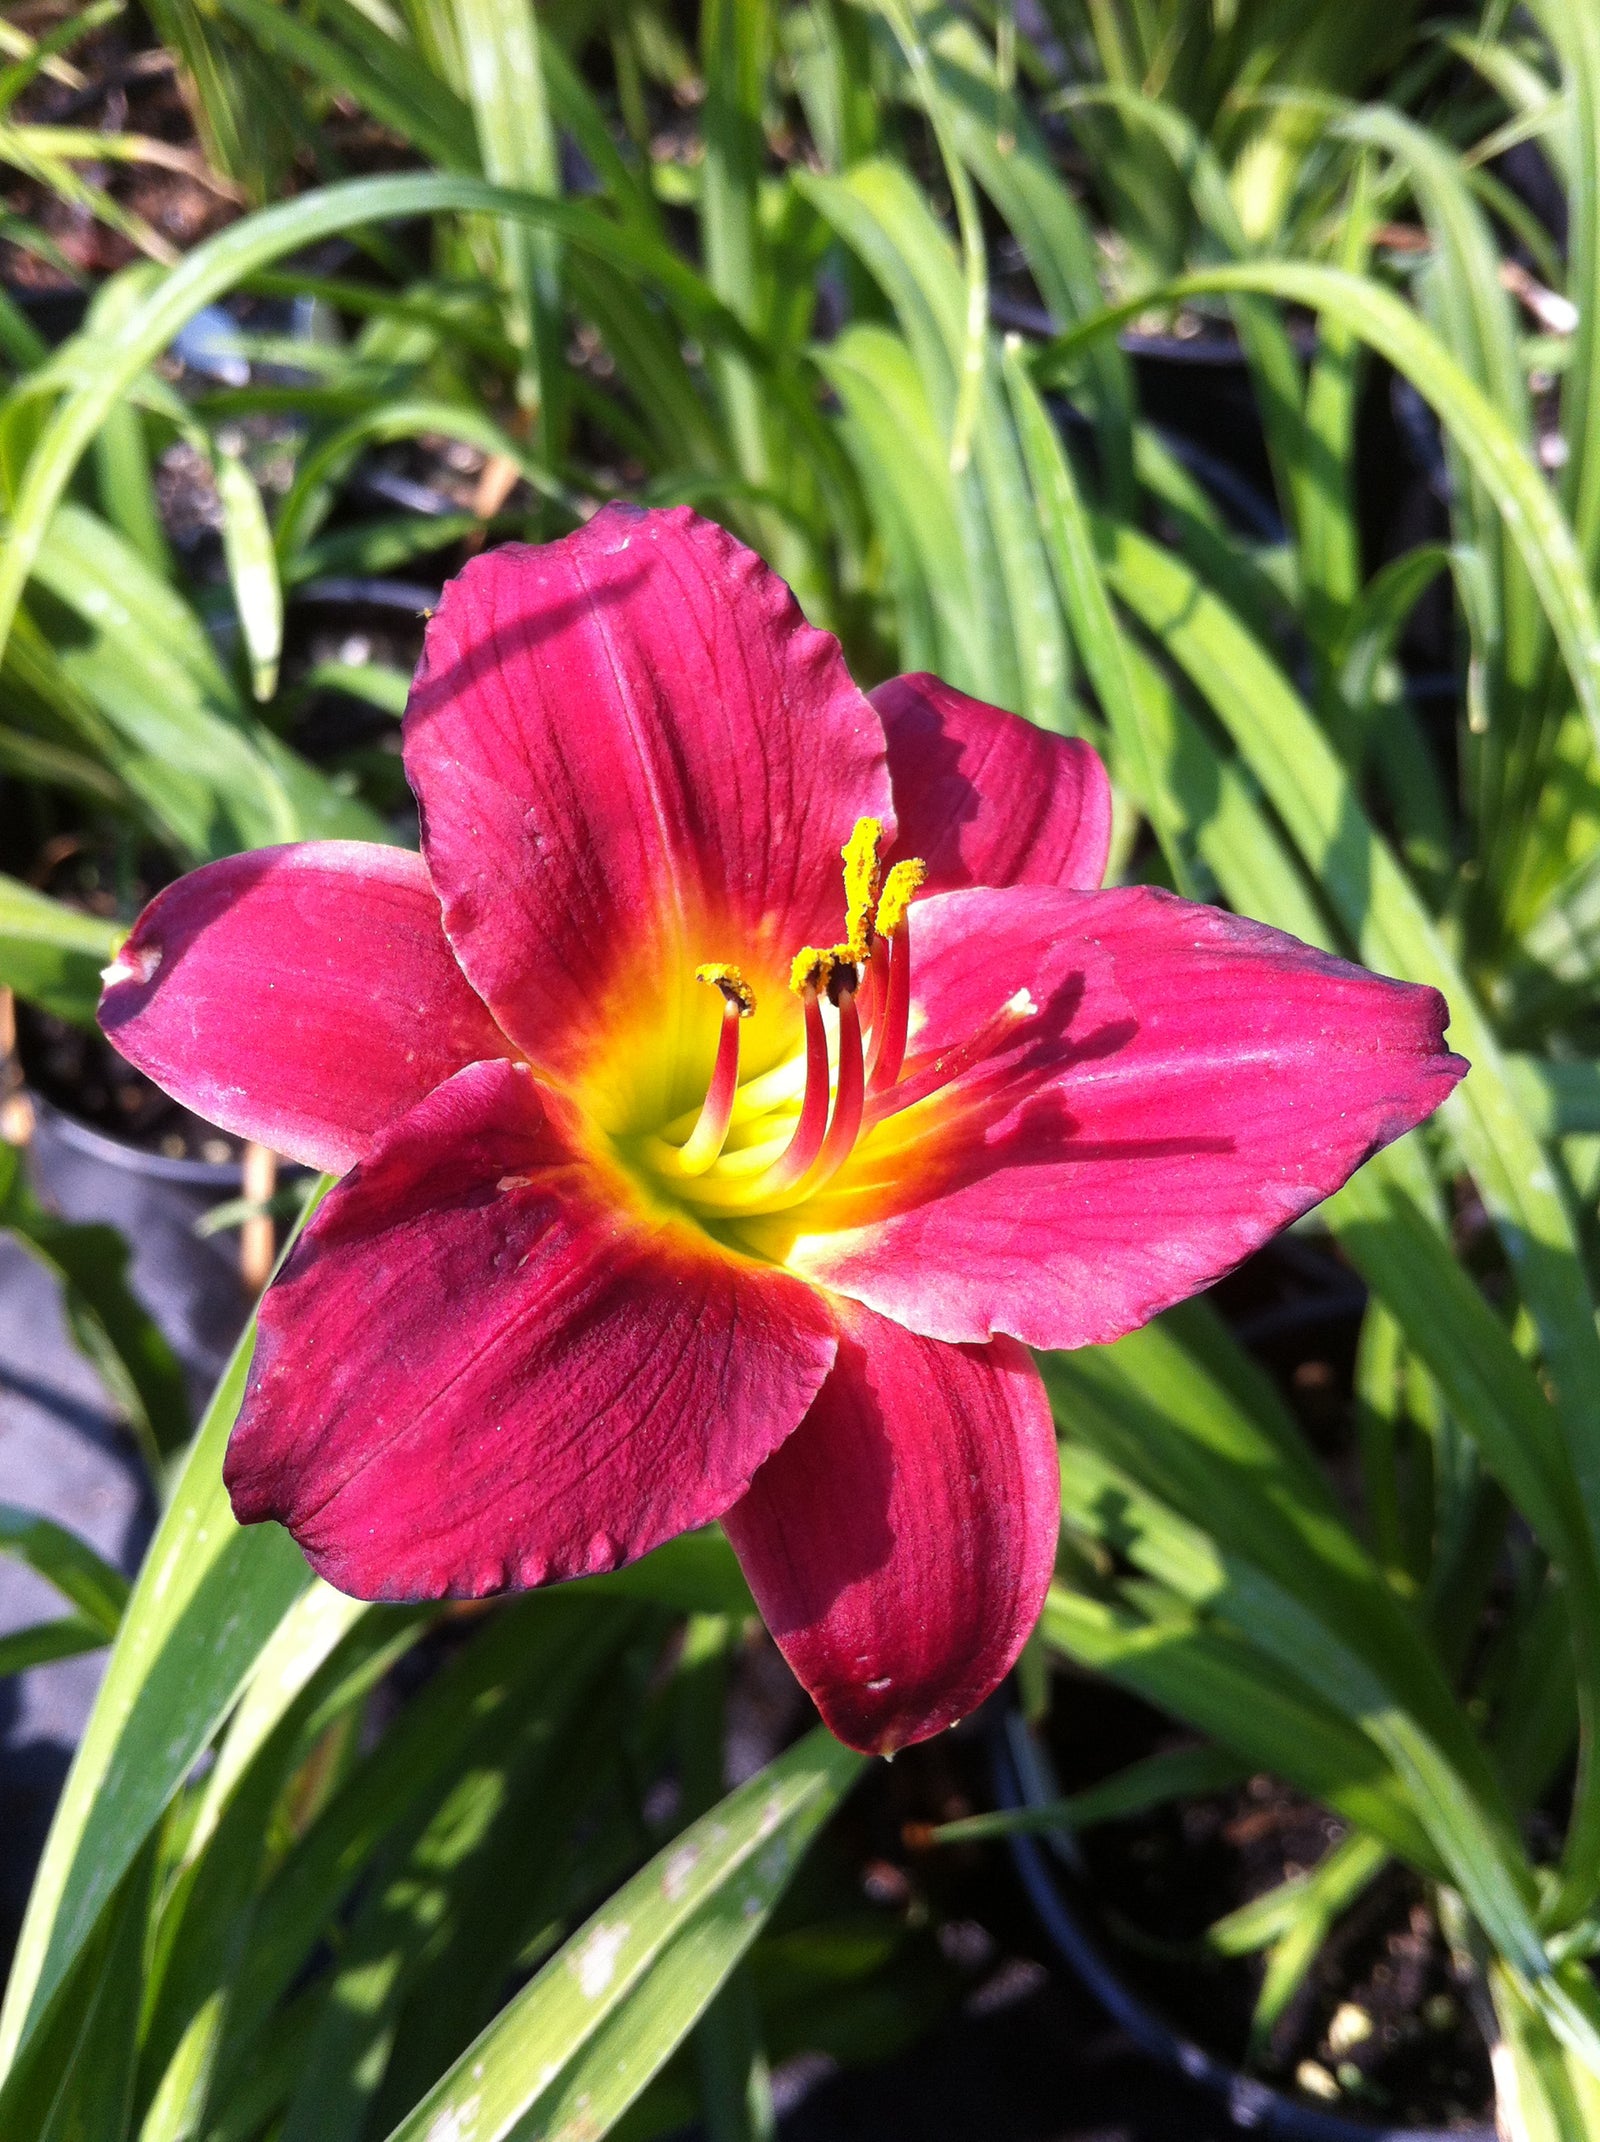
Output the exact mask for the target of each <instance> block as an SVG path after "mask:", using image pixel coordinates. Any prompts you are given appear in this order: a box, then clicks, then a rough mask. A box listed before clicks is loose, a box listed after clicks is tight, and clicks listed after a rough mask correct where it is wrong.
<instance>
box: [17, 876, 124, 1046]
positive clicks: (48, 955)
mask: <svg viewBox="0 0 1600 2142" xmlns="http://www.w3.org/2000/svg"><path fill="white" fill-rule="evenodd" d="M123 934H124V933H123V930H122V928H121V926H120V925H119V924H117V923H115V922H107V921H105V920H103V918H102V917H100V916H99V915H85V914H83V913H82V912H81V911H80V910H79V909H77V908H75V907H63V906H62V904H61V902H60V901H59V900H52V899H50V898H48V897H47V895H46V894H44V893H41V892H35V891H34V889H33V887H32V886H31V885H22V884H19V883H18V881H17V880H16V879H15V878H8V877H5V876H0V988H4V989H14V990H15V991H16V993H17V995H18V996H19V997H26V998H27V999H28V1001H29V1003H31V1004H39V1005H42V1006H43V1007H44V1009H45V1010H46V1011H49V1012H54V1013H55V1015H56V1017H57V1018H58V1019H70V1020H72V1022H73V1023H74V1025H77V1026H90V1025H92V1024H93V1022H94V1013H95V1006H96V1005H97V1004H98V1003H99V1001H100V970H101V968H102V967H105V966H108V965H109V964H110V962H111V961H112V959H113V958H114V957H115V956H116V950H117V946H118V945H119V944H120V943H121V941H122V938H123Z"/></svg>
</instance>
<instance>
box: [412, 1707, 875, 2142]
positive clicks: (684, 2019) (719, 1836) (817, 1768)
mask: <svg viewBox="0 0 1600 2142" xmlns="http://www.w3.org/2000/svg"><path fill="white" fill-rule="evenodd" d="M860 1769H861V1758H860V1756H858V1755H854V1754H852V1753H851V1751H850V1750H849V1749H847V1748H842V1747H840V1745H839V1743H838V1742H837V1741H836V1740H834V1739H833V1738H832V1737H831V1736H830V1735H829V1734H828V1733H827V1732H825V1731H824V1730H823V1729H822V1728H821V1727H818V1728H817V1730H816V1731H815V1732H813V1733H811V1734H810V1735H809V1736H808V1737H807V1738H806V1739H805V1740H803V1741H801V1742H800V1743H799V1744H798V1745H797V1746H796V1747H793V1748H791V1749H790V1750H789V1752H788V1753H787V1754H786V1755H781V1756H779V1758H778V1759H777V1761H776V1762H775V1763H770V1764H769V1765H768V1766H767V1768H766V1769H765V1770H763V1771H761V1772H760V1774H759V1775H758V1776H756V1777H753V1778H752V1779H751V1780H750V1782H749V1783H748V1784H747V1785H742V1786H741V1787H740V1788H739V1790H738V1791H737V1792H734V1793H731V1794H730V1795H729V1796H728V1798H727V1799H725V1800H724V1801H722V1802H721V1803H720V1805H718V1806H717V1807H715V1808H713V1809H712V1810H711V1812H710V1814H708V1815H705V1816H703V1817H702V1818H701V1820H700V1821H699V1822H696V1823H695V1824H693V1825H692V1827H691V1828H689V1829H687V1830H685V1831H684V1832H683V1834H682V1835H681V1836H680V1837H678V1838H676V1839H674V1841H673V1842H672V1843H671V1844H670V1845H668V1846H666V1847H665V1848H664V1849H663V1850H662V1851H660V1852H658V1853H657V1855H656V1857H655V1858H654V1859H653V1860H651V1862H650V1864H649V1865H648V1866H647V1867H645V1868H643V1869H642V1870H641V1871H640V1872H639V1873H638V1874H636V1875H635V1876H634V1878H633V1880H632V1881H631V1882H628V1883H626V1884H625V1885H624V1886H623V1887H622V1888H621V1889H619V1890H618V1891H617V1893H616V1895H615V1896H614V1897H612V1898H611V1899H610V1901H609V1902H608V1903H607V1904H606V1905H605V1906H603V1908H602V1909H601V1910H600V1911H599V1912H598V1913H596V1915H595V1916H594V1918H592V1919H591V1920H590V1921H589V1923H588V1924H587V1925H586V1926H585V1927H583V1928H582V1929H581V1930H580V1931H579V1932H578V1933H576V1934H574V1935H573V1937H572V1939H571V1940H570V1941H568V1942H567V1943H566V1945H565V1947H563V1948H562V1949H561V1950H559V1951H558V1952H557V1954H556V1955H555V1956H553V1957H552V1958H551V1960H550V1962H549V1963H548V1964H546V1965H545V1967H544V1969H543V1970H542V1971H541V1972H540V1973H539V1975H538V1977H537V1978H536V1979H535V1980H534V1981H533V1983H532V1984H531V1985H530V1986H528V1987H527V1988H526V1989H525V1991H523V1992H522V1993H521V1994H519V1995H518V1996H517V1998H516V1999H515V2000H514V2001H513V2002H512V2003H511V2005H510V2006H509V2007H508V2008H507V2009H506V2010H505V2011H504V2012H503V2014H501V2015H500V2016H498V2017H497V2018H496V2019H495V2021H494V2022H493V2023H491V2024H490V2026H489V2028H488V2029H487V2030H486V2031H485V2032H484V2033H483V2035H482V2036H481V2037H480V2038H479V2039H478V2040H477V2042H476V2043H475V2044H473V2045H472V2046H470V2047H469V2048H468V2050H467V2051H466V2052H465V2053H463V2054H462V2056H461V2058H460V2059H459V2060H458V2061H457V2062H456V2064H455V2066H454V2067H453V2068H452V2069H451V2071H450V2073H449V2074H448V2075H447V2076H445V2077H444V2079H443V2080H442V2081H441V2082H440V2083H439V2084H438V2086H437V2087H436V2088H435V2089H433V2090H430V2091H429V2093H428V2095H427V2096H426V2097H425V2098H424V2099H423V2100H422V2102H421V2103H420V2104H419V2105H418V2106H417V2107H416V2108H415V2110H414V2111H413V2112H412V2113H411V2114H410V2116H409V2117H408V2118H406V2119H404V2120H402V2121H401V2122H400V2124H399V2126H398V2127H396V2128H395V2130H394V2132H393V2134H392V2136H391V2137H390V2142H427V2138H428V2137H442V2136H444V2135H447V2134H456V2135H464V2134H466V2133H468V2132H470V2133H471V2134H472V2136H473V2138H474V2142H513V2138H516V2142H532V2138H533V2137H534V2136H535V2135H553V2134H557V2133H561V2132H563V2131H566V2132H576V2131H579V2125H580V2123H581V2126H582V2127H583V2128H586V2129H587V2131H588V2132H590V2133H593V2134H596V2135H603V2134H604V2133H605V2132H606V2130H607V2129H608V2128H609V2127H610V2126H611V2125H612V2124H613V2122H614V2121H616V2120H617V2119H618V2118H619V2117H620V2116H621V2114H622V2113H623V2112H624V2111H626V2109H627V2107H628V2106H629V2105H630V2104H631V2103H632V2102H633V2100H634V2098H635V2097H636V2096H637V2095H638V2094H639V2092H640V2091H641V2090H642V2089H643V2088H644V2086H645V2084H646V2083H648V2082H649V2080H650V2078H651V2077H652V2076H653V2075H654V2074H655V2073H656V2072H657V2071H658V2069H659V2068H660V2067H661V2066H662V2064H663V2062H664V2061H665V2060H666V2059H667V2058H668V2057H669V2055H670V2054H671V2053H672V2052H673V2051H674V2049H675V2048H676V2047H677V2046H678V2045H679V2044H680V2043H681V2042H682V2040H683V2039H684V2038H685V2037H686V2036H687V2034H688V2032H689V2031H690V2029H691V2028H692V2027H693V2025H694V2024H695V2023H696V2022H697V2021H698V2020H699V2018H700V2016H701V2015H702V2013H703V2012H704V2010H705V2008H706V2005H707V2003H708V2002H709V2001H710V2000H711V1998H712V1996H713V1994H715V1992H716V1991H717V1989H718V1987H719V1986H720V1985H721V1984H722V1983H723V1981H724V1979H725V1978H726V1977H727V1976H728V1973H729V1972H730V1971H731V1970H732V1969H733V1966H734V1965H735V1964H736V1963H737V1961H738V1960H739V1958H740V1957H741V1956H742V1955H743V1954H744V1952H745V1950H746V1949H747V1948H748V1947H749V1946H750V1943H751V1942H752V1941H753V1940H754V1939H755V1937H756V1935H757V1934H758V1933H759V1932H760V1930H761V1928H762V1926H763V1925H764V1923H765V1921H766V1918H767V1915H768V1913H769V1912H770V1911H771V1909H772V1907H773V1905H774V1904H775V1903H776V1902H777V1900H778V1898H779V1896H780V1895H781V1894H782V1892H783V1890H784V1888H785V1886H786V1885H787V1883H788V1880H789V1877H790V1875H791V1874H792V1873H793V1872H794V1870H795V1868H796V1866H797V1865H798V1864H799V1861H800V1858H801V1856H802V1854H803V1853H804V1851H805V1848H806V1846H807V1844H808V1843H809V1842H810V1840H811V1838H812V1837H813V1836H814V1835H815V1833H816V1831H817V1830H818V1829H819V1828H820V1827H821V1825H822V1824H823V1822H825V1821H826V1820H827V1818H828V1816H829V1815H830V1814H832V1812H833V1810H834V1808H835V1807H836V1806H837V1805H838V1804H839V1802H840V1800H841V1799H842V1798H843V1797H844V1795H845V1793H846V1792H847V1791H848V1789H849V1787H850V1785H851V1784H852V1783H853V1781H854V1779H855V1778H856V1776H857V1774H858V1773H859V1771H860ZM569 2122H570V2123H573V2124H572V2126H570V2127H569V2124H568V2123H569Z"/></svg>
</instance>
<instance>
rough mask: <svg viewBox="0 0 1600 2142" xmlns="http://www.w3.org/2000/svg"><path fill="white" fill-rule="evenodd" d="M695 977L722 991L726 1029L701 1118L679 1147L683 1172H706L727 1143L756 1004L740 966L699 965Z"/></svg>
mask: <svg viewBox="0 0 1600 2142" xmlns="http://www.w3.org/2000/svg"><path fill="white" fill-rule="evenodd" d="M695 980H696V981H699V982H708V983H710V985H711V986H712V988H713V989H718V990H720V991H721V992H722V1031H721V1032H720V1034H719V1035H718V1036H717V1060H716V1063H715V1065H714V1066H713V1067H712V1072H711V1083H710V1085H709V1086H707V1088H706V1097H705V1100H704V1101H703V1102H702V1103H701V1107H700V1117H699V1120H698V1122H697V1123H696V1124H695V1127H694V1129H693V1130H692V1131H691V1132H690V1133H689V1135H688V1137H687V1138H686V1139H685V1140H684V1142H683V1144H682V1145H681V1146H679V1147H678V1148H677V1155H676V1161H675V1163H674V1172H675V1173H677V1174H680V1175H704V1173H705V1172H706V1170H707V1168H709V1167H712V1166H714V1165H715V1163H716V1161H717V1159H718V1158H719V1157H720V1155H721V1152H722V1148H723V1146H724V1145H725V1144H726V1143H727V1140H728V1126H729V1124H730V1123H731V1122H732V1120H733V1101H734V1095H735V1094H736V1093H737V1092H738V1091H739V1029H740V1027H741V1026H742V1025H743V1023H744V1021H745V1020H746V1019H748V1018H749V1016H750V1014H751V1013H752V1012H753V1011H754V1010H755V1008H756V999H755V991H754V990H753V989H752V988H751V987H750V984H749V983H748V982H747V981H746V980H745V978H744V976H743V975H742V974H741V973H740V972H739V970H738V968H737V967H728V966H723V965H721V964H720V963H718V964H714V965H710V966H705V967H697V968H696V969H695Z"/></svg>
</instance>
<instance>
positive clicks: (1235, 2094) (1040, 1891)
mask: <svg viewBox="0 0 1600 2142" xmlns="http://www.w3.org/2000/svg"><path fill="white" fill-rule="evenodd" d="M989 1772H990V1778H991V1782H992V1784H993V1788H994V1797H995V1800H996V1803H997V1804H998V1805H999V1806H1000V1807H1001V1808H1002V1809H1005V1810H1007V1811H1009V1810H1011V1809H1015V1808H1022V1807H1029V1808H1039V1807H1044V1806H1047V1805H1048V1804H1049V1802H1050V1801H1051V1800H1052V1799H1057V1798H1059V1797H1060V1795H1059V1794H1058V1793H1057V1792H1056V1791H1054V1790H1053V1783H1054V1781H1053V1780H1052V1779H1051V1778H1050V1777H1049V1776H1048V1774H1047V1771H1046V1767H1045V1759H1044V1755H1043V1751H1042V1750H1041V1749H1040V1748H1039V1746H1038V1744H1037V1743H1036V1742H1035V1740H1034V1739H1033V1737H1032V1735H1031V1734H1030V1733H1029V1731H1028V1726H1027V1721H1026V1719H1025V1718H1024V1717H1023V1715H1022V1710H1021V1706H1020V1704H1019V1703H1018V1701H1017V1699H1016V1694H1015V1690H1014V1688H1012V1689H1009V1690H1008V1700H1007V1701H1006V1703H1005V1704H1004V1706H1003V1708H1000V1709H998V1710H997V1712H996V1714H995V1716H994V1718H993V1720H992V1722H991V1724H990V1728H989ZM1046 1843H1048V1844H1049V1845H1051V1846H1052V1847H1053V1848H1054V1852H1055V1854H1056V1856H1058V1857H1059V1858H1060V1859H1061V1860H1062V1861H1063V1862H1064V1863H1065V1864H1066V1865H1067V1866H1068V1867H1076V1866H1078V1865H1079V1864H1080V1855H1079V1852H1078V1845H1077V1840H1076V1838H1075V1837H1074V1836H1073V1835H1072V1832H1071V1831H1070V1830H1067V1829H1053V1830H1046V1831H1044V1832H1043V1833H1042V1834H1041V1835H1038V1836H1029V1835H1018V1836H1012V1837H1008V1838H1007V1839H1006V1844H1007V1847H1008V1848H1009V1850H1010V1853H1011V1860H1012V1864H1013V1865H1014V1866H1015V1868H1016V1870H1017V1876H1018V1879H1019V1880H1020V1881H1021V1883H1022V1886H1023V1888H1024V1890H1025V1891H1026V1892H1027V1897H1028V1901H1029V1903H1030V1904H1031V1905H1032V1906H1033V1910H1034V1915H1035V1917H1036V1918H1037V1919H1038V1921H1039V1924H1040V1926H1041V1927H1042V1928H1043V1930H1044V1933H1045V1935H1046V1937H1047V1939H1048V1940H1049V1942H1050V1945H1051V1947H1052V1948H1053V1949H1054V1950H1055V1952H1056V1954H1057V1955H1058V1956H1059V1957H1060V1958H1061V1960H1062V1962H1063V1963H1064V1964H1065V1965H1066V1966H1067V1968H1068V1969H1069V1970H1070V1971H1071V1972H1072V1975H1073V1976H1074V1977H1075V1978H1076V1979H1077V1980H1078V1982H1079V1983H1080V1984H1081V1985H1082V1986H1083V1987H1084V1989H1085V1990H1086V1991H1087V1992H1088V1993H1089V1994H1090V1995H1092V1997H1093V1998H1094V2000H1095V2001H1096V2002H1098V2004H1099V2005H1100V2007H1101V2008H1103V2009H1104V2010H1105V2012H1106V2014H1107V2015H1108V2016H1109V2017H1110V2018H1111V2020H1112V2021H1113V2022H1114V2023H1116V2024H1118V2025H1119V2026H1120V2027H1121V2028H1122V2029H1123V2030H1124V2031H1125V2032H1126V2033H1127V2035H1128V2036H1129V2037H1130V2038H1131V2039H1132V2040H1133V2042H1134V2044H1135V2045H1136V2046H1138V2048H1139V2050H1140V2051H1141V2052H1142V2053H1144V2054H1145V2055H1146V2056H1147V2057H1148V2058H1150V2059H1152V2060H1155V2061H1158V2062H1159V2063H1160V2064H1161V2065H1162V2066H1163V2067H1168V2068H1175V2069H1176V2070H1177V2071H1178V2072H1179V2074H1181V2075H1184V2076H1186V2077H1187V2078H1188V2079H1189V2081H1190V2082H1192V2083H1196V2084H1198V2085H1199V2087H1200V2088H1201V2089H1203V2090H1206V2091H1208V2092H1209V2093H1210V2094H1211V2095H1212V2096H1214V2097H1218V2098H1220V2099H1221V2100H1222V2101H1223V2103H1224V2104H1225V2105H1226V2107H1227V2110H1228V2114H1229V2117H1230V2118H1231V2120H1232V2121H1233V2123H1234V2125H1235V2126H1236V2127H1238V2128H1241V2129H1243V2130H1246V2131H1248V2132H1251V2133H1256V2134H1261V2135H1270V2136H1276V2137H1279V2138H1281V2142H1498V2130H1497V2129H1495V2128H1493V2127H1390V2126H1383V2125H1375V2124H1372V2123H1370V2122H1368V2121H1366V2120H1353V2119H1349V2118H1346V2117H1345V2116H1344V2115H1343V2114H1341V2113H1336V2112H1319V2111H1318V2110H1317V2108H1316V2107H1315V2106H1314V2105H1306V2104H1303V2103H1302V2102H1301V2101H1300V2100H1299V2099H1298V2098H1293V2097H1289V2096H1287V2095H1286V2094H1285V2093H1284V2092H1283V2091H1281V2090H1274V2089H1273V2088H1272V2087H1271V2085H1270V2084H1268V2083H1264V2082H1259V2081H1258V2080H1257V2079H1256V2077H1255V2076H1253V2075H1246V2074H1245V2073H1244V2071H1243V2070H1242V2069H1240V2068H1235V2067H1231V2066H1230V2065H1229V2064H1228V2062H1226V2061H1225V2060H1220V2059H1218V2057H1217V2056H1216V2055H1215V2054H1214V2053H1208V2052H1207V2051H1206V2050H1205V2048H1204V2047H1203V2046H1201V2045H1197V2044H1196V2043H1195V2041H1194V2040H1193V2039H1192V2038H1187V2037H1185V2036H1183V2034H1182V2033H1181V2032H1179V2031H1177V2030H1175V2029H1174V2028H1173V2027H1172V2025H1171V2024H1170V2023H1168V2022H1167V2021H1166V2020H1165V2018H1164V2017H1162V2016H1160V2015H1158V2014H1157V2013H1156V2011H1155V2010H1154V2009H1153V2008H1149V2007H1147V2006H1146V2005H1145V2003H1144V2002H1143V2001H1142V2000H1141V1999H1140V1998H1139V1996H1138V1995H1137V1994H1136V1993H1134V1992H1133V1991H1132V1989H1131V1988H1130V1987H1129V1986H1128V1984H1127V1983H1126V1981H1125V1980H1124V1979H1123V1978H1122V1977H1121V1975H1120V1974H1119V1973H1118V1972H1117V1971H1116V1970H1115V1968H1114V1967H1113V1966H1112V1965H1111V1964H1110V1963H1108V1962H1107V1961H1106V1959H1105V1957H1104V1956H1103V1955H1102V1954H1101V1952H1100V1949H1099V1946H1098V1944H1097V1943H1096V1941H1095V1940H1094V1938H1093V1937H1092V1935H1091V1934H1090V1933H1089V1932H1088V1930H1087V1928H1086V1927H1085V1926H1084V1925H1083V1923H1082V1922H1081V1920H1080V1919H1079V1918H1078V1916H1077V1914H1076V1912H1074V1911H1073V1909H1072V1908H1071V1906H1070V1905H1069V1904H1068V1902H1067V1900H1066V1898H1065V1897H1064V1896H1063V1895H1062V1893H1061V1887H1060V1885H1059V1883H1057V1882H1056V1881H1055V1880H1054V1879H1053V1877H1052V1875H1051V1872H1050V1867H1049V1862H1048V1856H1047V1855H1046V1853H1045V1852H1044V1850H1043V1849H1042V1846H1043V1845H1044V1844H1046Z"/></svg>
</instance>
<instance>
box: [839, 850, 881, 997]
mask: <svg viewBox="0 0 1600 2142" xmlns="http://www.w3.org/2000/svg"><path fill="white" fill-rule="evenodd" d="M839 852H840V854H841V855H842V856H843V858H844V909H845V925H844V935H845V946H846V948H847V949H848V951H849V955H850V958H851V959H852V961H854V963H855V964H856V965H857V966H860V965H861V963H862V962H863V961H864V960H865V959H866V957H867V955H868V953H869V952H871V950H872V924H873V915H874V912H875V910H876V908H877V904H878V887H879V884H880V883H881V879H882V867H881V862H880V857H881V855H882V852H883V825H882V822H881V820H879V819H876V818H858V819H857V820H856V822H855V825H854V827H853V828H852V830H851V834H850V838H849V839H848V840H847V841H846V842H845V844H844V846H843V848H842V849H841V850H840V851H839Z"/></svg>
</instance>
